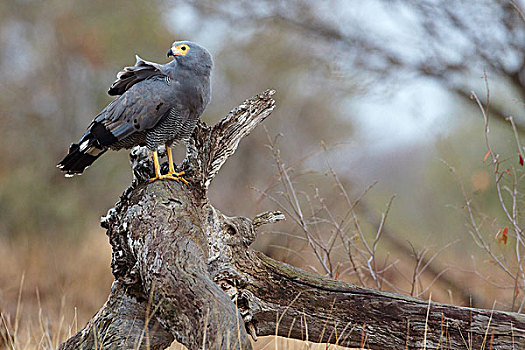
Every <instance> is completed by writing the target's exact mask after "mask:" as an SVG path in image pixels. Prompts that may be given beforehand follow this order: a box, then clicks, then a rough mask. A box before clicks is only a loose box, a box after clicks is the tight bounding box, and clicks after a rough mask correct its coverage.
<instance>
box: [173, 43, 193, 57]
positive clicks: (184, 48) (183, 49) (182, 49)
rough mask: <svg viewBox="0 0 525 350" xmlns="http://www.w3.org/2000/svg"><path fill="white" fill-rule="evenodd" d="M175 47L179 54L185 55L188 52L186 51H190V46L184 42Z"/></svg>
mask: <svg viewBox="0 0 525 350" xmlns="http://www.w3.org/2000/svg"><path fill="white" fill-rule="evenodd" d="M176 48H177V49H178V50H179V52H180V53H181V56H184V55H186V54H187V53H188V51H190V47H189V46H188V45H186V44H182V45H179V46H177V47H176Z"/></svg>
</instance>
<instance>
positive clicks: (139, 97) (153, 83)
mask: <svg viewBox="0 0 525 350" xmlns="http://www.w3.org/2000/svg"><path fill="white" fill-rule="evenodd" d="M178 84H179V82H178V81H177V80H168V79H166V78H165V77H164V76H153V77H151V78H149V79H147V80H143V81H140V82H138V83H136V84H135V85H133V86H132V87H130V88H129V89H128V90H127V91H126V92H124V93H123V94H122V95H121V96H120V97H118V98H117V99H115V100H114V101H113V102H111V103H110V104H109V105H108V106H107V107H106V108H105V109H104V110H103V111H102V112H101V113H100V114H99V115H98V116H97V117H96V118H95V119H94V120H93V122H92V124H91V125H90V127H89V130H91V132H93V131H94V130H95V129H98V130H99V132H100V135H99V136H98V137H97V138H98V139H99V140H100V141H101V146H110V145H111V144H112V143H115V142H117V141H120V140H123V139H124V138H126V137H128V136H130V135H131V134H133V133H135V132H140V131H144V130H147V129H151V128H153V127H154V126H155V125H156V124H157V123H158V122H159V121H160V120H161V119H162V118H163V117H164V116H166V115H167V114H168V113H169V112H170V110H171V109H173V108H177V109H178V110H181V111H183V110H184V109H185V108H183V106H182V105H181V104H180V103H179V101H178V100H179V99H178V96H177V93H176V91H178V89H177V86H174V85H178ZM102 127H103V128H102Z"/></svg>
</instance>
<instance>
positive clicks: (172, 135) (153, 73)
mask: <svg viewBox="0 0 525 350" xmlns="http://www.w3.org/2000/svg"><path fill="white" fill-rule="evenodd" d="M167 57H168V58H169V57H172V58H173V59H172V60H171V61H170V62H168V63H166V64H158V63H154V62H149V61H145V60H143V59H142V58H140V57H139V56H138V55H137V56H136V63H135V65H134V66H130V67H125V68H124V69H123V70H121V71H120V72H119V73H118V74H117V79H116V80H115V81H114V82H113V84H111V86H110V88H109V90H108V94H109V95H110V96H118V97H117V98H115V99H114V100H113V101H111V102H110V103H109V104H108V105H107V106H106V107H105V108H104V109H103V110H102V111H101V112H100V113H99V114H98V115H97V116H96V117H95V118H94V119H93V121H92V122H91V124H89V126H88V128H87V131H86V132H85V133H84V135H82V137H81V138H80V140H79V141H78V142H77V143H73V144H71V146H70V147H69V151H68V154H67V155H66V156H65V157H64V159H62V161H60V163H58V164H57V167H58V168H59V169H60V170H62V171H63V172H65V176H66V177H72V176H73V175H76V174H82V173H83V171H84V170H85V169H86V168H87V167H88V166H90V165H91V164H93V162H94V161H95V160H96V159H97V158H98V157H100V156H101V155H103V154H104V153H105V152H106V151H107V150H108V149H111V150H120V149H130V148H132V147H135V146H137V145H140V146H146V147H147V149H148V150H149V151H151V152H152V157H153V164H154V168H155V177H153V178H151V179H150V182H153V181H155V180H166V179H171V180H176V181H178V182H180V181H182V182H184V183H186V184H187V181H186V180H185V179H184V178H183V177H182V175H184V172H176V171H175V166H174V164H173V156H172V151H171V147H172V146H174V145H175V144H177V143H178V142H180V141H182V140H186V139H188V138H189V137H190V136H191V134H192V132H193V129H194V128H195V126H196V124H197V121H198V120H199V118H200V116H201V115H202V113H203V112H204V109H205V108H206V106H207V105H208V103H209V102H210V96H211V71H212V69H213V59H212V56H211V54H210V53H209V52H208V50H206V49H205V48H204V47H202V46H200V45H198V44H196V43H194V42H191V41H176V42H174V43H173V44H172V46H171V48H170V49H169V51H168V53H167ZM162 144H164V145H165V146H166V153H167V156H168V173H167V174H161V171H160V164H159V157H158V148H159V146H161V145H162Z"/></svg>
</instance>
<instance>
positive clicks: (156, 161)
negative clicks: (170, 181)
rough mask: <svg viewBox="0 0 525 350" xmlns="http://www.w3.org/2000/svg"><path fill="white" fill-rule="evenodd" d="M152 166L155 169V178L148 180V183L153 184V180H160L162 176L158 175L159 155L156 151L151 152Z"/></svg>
mask: <svg viewBox="0 0 525 350" xmlns="http://www.w3.org/2000/svg"><path fill="white" fill-rule="evenodd" d="M153 166H154V167H155V177H154V178H151V179H149V182H153V181H155V180H162V175H161V174H160V164H159V155H158V153H157V151H153Z"/></svg>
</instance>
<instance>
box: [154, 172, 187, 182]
mask: <svg viewBox="0 0 525 350" xmlns="http://www.w3.org/2000/svg"><path fill="white" fill-rule="evenodd" d="M184 174H185V173H184V172H180V173H168V174H166V175H160V176H156V177H154V178H151V179H149V183H152V182H153V181H155V180H175V181H177V182H183V183H185V184H186V185H189V182H188V181H186V179H184V178H183V177H181V175H184Z"/></svg>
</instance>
